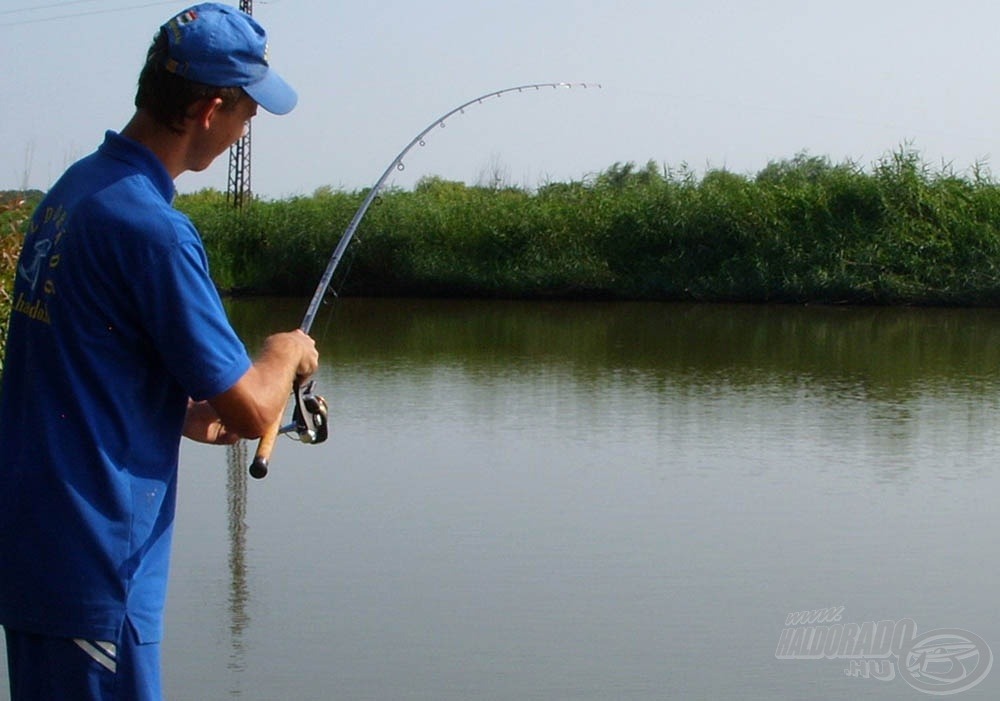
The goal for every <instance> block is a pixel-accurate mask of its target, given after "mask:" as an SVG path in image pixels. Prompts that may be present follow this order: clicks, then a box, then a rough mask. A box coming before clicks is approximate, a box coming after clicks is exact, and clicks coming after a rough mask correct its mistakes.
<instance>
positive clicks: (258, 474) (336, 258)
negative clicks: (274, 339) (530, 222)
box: [250, 83, 601, 479]
mask: <svg viewBox="0 0 1000 701" xmlns="http://www.w3.org/2000/svg"><path fill="white" fill-rule="evenodd" d="M574 87H576V88H600V87H601V85H600V84H599V83H530V84H528V85H518V86H515V87H511V88H504V89H503V90H496V91H493V92H488V93H486V94H484V95H480V96H479V97H476V98H473V99H472V100H469V101H468V102H463V103H462V104H461V105H459V106H458V107H455V108H454V109H452V110H450V111H448V112H446V113H445V114H443V115H441V116H440V117H438V118H437V119H435V120H434V121H433V122H431V123H430V124H428V125H427V127H425V128H424V129H423V131H421V132H420V133H419V134H417V135H416V136H415V137H413V139H412V140H411V141H410V143H408V144H407V145H406V147H405V148H404V149H403V150H402V151H400V152H399V153H398V154H397V155H396V157H395V158H394V159H392V162H390V163H389V165H388V166H387V167H386V169H385V171H384V172H383V173H382V175H381V177H379V179H378V180H377V181H376V182H375V185H374V186H372V188H371V190H369V191H368V195H367V196H366V197H365V199H364V201H363V202H362V203H361V206H360V207H358V211H356V212H355V213H354V216H353V217H352V218H351V221H350V223H349V224H348V225H347V228H346V229H345V230H344V233H343V234H342V235H341V237H340V240H339V241H338V242H337V247H336V248H334V250H333V255H331V256H330V261H329V262H328V263H327V264H326V270H325V271H324V272H323V276H322V277H321V278H320V280H319V284H318V285H316V291H315V292H314V293H313V296H312V300H311V301H310V302H309V306H308V307H307V308H306V313H305V316H304V317H303V318H302V324H301V325H300V326H299V328H300V329H301V330H302V331H304V332H305V333H309V331H310V329H312V325H313V321H315V319H316V314H317V313H318V312H319V308H320V307H321V306H322V304H323V300H324V299H325V298H326V295H327V292H328V291H329V289H330V284H331V282H332V280H333V274H334V271H335V270H336V269H337V265H338V264H339V263H340V259H341V258H343V256H344V252H345V251H346V250H347V247H348V245H349V244H350V243H351V239H352V238H354V232H355V231H357V228H358V226H359V225H360V224H361V220H362V219H363V218H364V216H365V213H366V212H367V211H368V207H369V206H371V204H372V202H374V201H375V198H376V197H377V196H378V194H379V192H380V191H381V190H382V187H383V186H384V185H385V182H386V180H388V179H389V176H390V175H392V173H393V172H394V171H401V170H403V169H404V168H405V166H404V164H403V159H404V158H405V157H406V155H407V154H408V153H409V152H410V150H411V149H412V148H413V147H414V146H417V145H420V146H424V145H426V141H425V137H426V136H427V135H428V134H429V133H430V132H431V131H433V130H434V129H436V128H440V127H444V126H445V122H446V121H447V120H448V119H450V118H451V117H453V116H454V115H456V114H464V113H465V110H466V108H468V107H472V106H473V105H478V104H482V103H483V102H485V101H486V100H488V99H490V98H495V97H496V98H498V97H501V96H502V95H506V94H507V93H513V92H518V93H520V92H526V91H531V90H535V91H538V90H541V89H542V88H553V89H556V90H558V89H560V88H574ZM314 386H315V382H314V381H312V380H310V381H309V382H307V383H305V384H304V385H302V384H301V383H299V382H298V381H296V382H295V385H294V387H293V388H292V401H293V410H292V422H291V423H290V424H288V425H286V426H282V425H281V424H282V420H281V419H280V418H279V419H278V421H277V422H276V423H275V424H274V426H272V427H271V429H270V430H268V431H267V432H266V433H265V434H264V435H263V436H261V437H260V440H259V442H258V443H257V452H256V454H255V455H254V459H253V462H252V463H251V464H250V476H251V477H254V478H256V479H262V478H263V477H265V476H266V475H267V471H268V468H269V463H270V459H271V452H272V451H273V449H274V443H275V441H276V440H277V437H278V435H279V434H291V433H292V432H295V433H296V434H298V440H300V441H301V442H303V443H310V444H315V443H322V442H323V441H325V440H326V438H327V435H328V426H327V411H328V410H327V405H326V401H325V400H324V399H323V398H322V397H320V396H319V395H317V394H315V393H314V392H313V388H314Z"/></svg>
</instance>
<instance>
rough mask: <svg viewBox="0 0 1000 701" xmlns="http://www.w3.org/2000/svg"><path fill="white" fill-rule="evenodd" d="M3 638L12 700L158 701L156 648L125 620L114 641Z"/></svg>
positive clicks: (13, 634)
mask: <svg viewBox="0 0 1000 701" xmlns="http://www.w3.org/2000/svg"><path fill="white" fill-rule="evenodd" d="M5 633H6V636H7V667H8V671H9V676H10V699H11V701H64V700H69V699H73V701H162V695H161V691H160V644H159V643H147V644H141V643H139V641H138V637H137V636H136V633H135V631H134V630H133V629H132V626H131V624H129V623H128V622H127V621H126V624H125V628H124V630H123V631H122V633H121V636H120V638H121V639H120V640H117V641H95V640H83V639H79V638H76V639H74V638H53V637H50V636H46V635H38V634H35V633H27V632H24V631H18V630H10V629H6V628H5Z"/></svg>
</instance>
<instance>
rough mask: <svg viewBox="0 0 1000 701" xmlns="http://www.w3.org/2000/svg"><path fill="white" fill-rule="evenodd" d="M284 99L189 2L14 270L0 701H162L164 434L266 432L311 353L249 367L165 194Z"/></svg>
mask: <svg viewBox="0 0 1000 701" xmlns="http://www.w3.org/2000/svg"><path fill="white" fill-rule="evenodd" d="M296 100H297V97H296V94H295V92H294V91H293V90H292V89H291V87H289V86H288V85H287V83H285V82H284V80H282V79H281V78H280V77H279V76H278V75H277V74H275V73H274V72H273V71H272V70H271V69H270V67H269V66H268V63H267V58H266V36H265V33H264V30H263V29H262V28H261V27H260V26H259V25H258V24H257V23H256V22H254V20H253V19H252V18H250V16H249V15H246V14H244V13H241V12H239V11H237V10H235V9H234V8H232V7H228V6H225V5H219V4H213V3H209V4H203V5H198V6H196V7H193V8H191V9H189V10H187V11H185V12H182V13H181V14H179V15H177V16H176V17H174V18H173V19H171V20H170V21H169V22H168V23H167V24H165V25H163V26H162V27H161V29H160V32H159V34H158V35H157V37H156V39H155V40H154V43H153V45H152V47H151V48H150V50H149V53H148V56H147V61H146V64H145V66H144V68H143V70H142V73H141V75H140V78H139V88H138V91H137V94H136V99H135V103H136V108H137V109H136V112H135V114H134V116H133V117H132V119H131V120H130V121H129V123H128V124H127V125H126V127H125V128H124V129H123V130H122V132H121V133H120V134H116V133H114V132H108V133H107V134H106V137H105V141H104V143H103V144H102V145H101V146H100V148H99V149H98V150H97V151H96V152H95V153H94V154H91V155H90V156H88V157H86V158H84V159H83V160H81V161H80V162H78V163H76V164H74V165H73V166H71V167H70V168H69V169H68V170H67V172H66V173H65V174H64V175H63V177H62V178H60V180H59V181H58V182H57V183H56V184H55V185H54V186H53V187H52V189H51V190H50V191H49V193H48V194H47V196H46V197H45V199H44V201H43V202H42V203H41V205H40V206H39V208H38V211H37V212H36V213H35V215H34V217H33V219H32V222H31V224H30V227H29V229H28V231H27V232H26V239H25V244H24V250H23V253H22V255H21V259H20V261H19V265H18V274H17V280H16V284H15V287H14V311H13V313H12V315H11V320H10V327H9V334H8V339H7V356H6V362H5V367H4V377H3V385H2V388H0V623H2V624H3V626H4V629H5V633H6V638H7V650H8V662H9V668H10V684H11V698H12V699H13V700H14V701H20V700H21V699H66V700H68V699H73V700H74V701H79V700H81V699H122V700H125V699H128V700H129V701H133V700H146V699H159V698H160V679H159V641H160V638H161V634H162V630H161V627H162V623H161V619H162V612H163V604H164V598H165V590H166V582H167V571H168V560H169V549H170V537H171V531H172V523H173V515H174V501H175V495H176V480H177V461H178V450H179V445H178V444H179V442H180V437H181V436H182V435H184V436H187V437H188V438H192V439H196V440H200V441H205V442H211V443H220V444H226V443H232V442H234V441H235V440H237V439H238V438H239V437H241V436H242V437H256V436H259V435H261V434H262V433H264V432H265V431H266V430H267V429H268V427H270V426H273V425H274V424H276V423H277V422H278V421H279V420H280V417H281V414H282V412H283V409H284V406H285V402H286V400H287V398H288V394H289V391H290V389H291V387H292V383H293V381H294V380H295V379H296V378H298V379H300V380H301V379H304V378H306V377H308V376H309V375H311V374H312V373H313V372H314V371H315V370H316V367H317V362H318V355H317V352H316V348H315V344H314V342H313V340H312V339H311V338H309V337H308V336H307V335H306V334H304V333H302V332H301V331H292V332H288V333H279V334H275V335H273V336H271V337H269V338H268V339H267V340H266V342H265V344H264V347H263V349H262V351H261V353H260V355H259V356H258V357H257V358H256V360H254V361H251V359H250V358H249V357H248V356H247V353H246V350H245V348H244V346H243V344H242V342H241V341H240V340H239V339H238V338H237V336H236V334H235V333H234V331H233V330H232V328H231V327H230V325H229V322H228V320H227V318H226V315H225V312H224V311H223V308H222V304H221V302H220V300H219V297H218V294H217V293H216V291H215V288H214V286H213V284H212V280H211V278H210V277H209V274H208V269H207V262H206V257H205V251H204V249H203V247H202V244H201V240H200V238H199V236H198V234H197V232H196V231H195V229H194V227H193V225H192V224H191V222H190V221H189V220H188V219H187V217H185V216H184V215H182V214H181V213H179V212H178V211H177V210H175V209H173V207H172V206H171V204H170V203H171V200H172V198H173V195H174V188H173V180H174V179H175V178H176V177H177V176H179V175H180V174H181V173H183V172H185V171H187V170H192V171H198V170H202V169H204V168H206V167H207V166H208V165H209V164H210V163H211V162H212V160H213V159H214V158H216V157H217V156H219V155H220V154H221V153H223V152H224V151H226V149H228V148H229V147H230V146H231V145H232V144H233V143H234V142H235V141H236V140H237V139H238V138H239V137H240V136H241V135H242V133H243V130H244V129H245V126H246V124H247V123H248V122H249V120H250V119H251V118H252V117H253V116H254V114H255V113H256V110H257V106H258V105H260V106H261V107H263V108H264V109H265V110H267V111H269V112H272V113H275V114H284V113H286V112H289V111H290V110H291V109H292V108H293V107H294V106H295V103H296Z"/></svg>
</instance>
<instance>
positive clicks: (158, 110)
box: [135, 30, 243, 133]
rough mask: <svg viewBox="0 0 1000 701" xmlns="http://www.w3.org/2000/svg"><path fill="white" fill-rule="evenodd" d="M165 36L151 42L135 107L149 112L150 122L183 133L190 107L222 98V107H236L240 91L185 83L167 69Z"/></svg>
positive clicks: (240, 95) (141, 74) (162, 33)
mask: <svg viewBox="0 0 1000 701" xmlns="http://www.w3.org/2000/svg"><path fill="white" fill-rule="evenodd" d="M167 59H168V54H167V33H166V32H165V31H164V30H160V32H159V33H158V34H157V35H156V37H155V38H154V39H153V43H152V44H151V45H150V47H149V51H148V52H147V53H146V65H144V66H143V68H142V72H141V73H140V74H139V89H138V90H137V91H136V93H135V106H136V107H138V108H139V109H143V110H145V111H146V112H148V113H149V114H150V115H151V116H152V117H153V119H155V120H156V121H157V122H159V123H160V124H162V125H164V126H165V127H168V128H169V129H171V130H173V131H175V132H178V133H182V132H183V124H184V120H185V118H187V117H189V116H190V112H189V111H190V109H191V105H193V104H194V103H196V102H198V101H199V100H203V99H211V98H214V97H219V98H222V108H223V109H226V110H229V109H233V108H234V107H235V106H236V103H237V102H238V101H239V99H240V97H242V95H243V88H238V87H235V88H220V87H216V86H212V85H204V84H202V83H196V82H194V81H191V80H188V79H186V78H184V77H183V76H180V75H177V74H176V73H173V72H171V71H170V70H168V69H167Z"/></svg>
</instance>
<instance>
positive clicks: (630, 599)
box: [164, 300, 1000, 701]
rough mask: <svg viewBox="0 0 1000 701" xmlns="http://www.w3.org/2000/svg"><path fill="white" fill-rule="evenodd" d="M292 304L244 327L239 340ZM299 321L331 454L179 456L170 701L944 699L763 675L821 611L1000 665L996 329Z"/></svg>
mask: <svg viewBox="0 0 1000 701" xmlns="http://www.w3.org/2000/svg"><path fill="white" fill-rule="evenodd" d="M303 308H304V303H300V302H284V301H274V300H268V301H259V300H258V301H250V302H239V303H234V305H233V306H232V310H231V311H232V314H233V318H234V321H235V323H236V324H237V325H238V327H239V328H240V329H241V330H242V332H243V333H244V335H245V336H246V338H247V339H248V342H249V344H250V345H252V346H254V345H256V344H257V343H259V341H260V339H261V338H262V336H263V335H265V334H266V333H269V332H271V331H275V330H279V329H283V328H287V327H294V326H296V325H297V324H298V322H299V318H300V316H301V314H302V311H303ZM314 333H315V335H316V336H317V337H319V338H320V340H321V349H322V358H323V361H324V363H325V364H324V367H323V369H322V372H321V374H320V377H319V382H320V384H321V386H322V393H323V394H324V395H325V396H326V398H327V400H328V402H329V404H330V408H331V418H332V421H333V427H332V431H331V437H330V440H329V441H328V442H327V443H325V444H323V445H320V446H302V445H299V444H296V443H294V442H292V441H285V440H282V441H280V442H279V444H278V447H277V449H276V451H275V455H274V458H273V466H272V470H271V474H270V475H269V476H268V477H267V479H265V480H263V481H254V480H248V479H247V478H246V477H245V462H246V456H245V455H244V454H241V452H240V451H239V450H236V451H234V450H229V451H227V450H224V449H218V448H210V447H203V446H197V445H194V444H186V445H185V446H184V450H183V454H182V468H181V478H182V481H181V490H180V491H181V494H180V505H179V511H178V523H177V532H176V537H175V546H174V553H175V555H174V563H173V571H172V582H171V589H170V598H169V605H168V615H167V621H168V625H167V639H166V641H165V643H164V667H165V677H166V679H165V686H166V689H167V691H168V694H169V697H170V698H171V699H227V698H229V699H234V698H236V699H245V700H247V701H249V700H254V701H256V700H265V699H267V700H270V699H297V700H310V699H316V700H321V699H359V700H361V699H372V700H378V701H392V700H396V699H399V700H411V699H427V700H431V699H433V700H435V701H449V700H455V701H457V700H460V699H504V700H511V701H513V700H522V699H539V700H542V699H574V700H593V701H607V700H610V699H666V698H670V699H674V698H676V699H919V698H930V696H929V695H928V694H927V693H922V692H921V691H918V690H915V689H914V688H913V687H912V686H911V685H910V684H909V683H908V682H907V679H911V680H912V679H914V678H915V677H914V676H912V675H910V676H909V677H907V679H904V675H903V674H902V673H901V672H900V671H898V669H897V668H896V667H891V666H890V667H889V669H894V670H896V673H895V676H894V678H893V679H891V680H884V679H877V678H875V677H874V676H872V675H870V674H869V675H868V676H867V677H866V676H865V674H864V673H863V671H864V670H869V671H870V670H871V669H872V668H870V667H864V665H863V664H862V663H860V662H858V661H854V662H853V663H852V661H851V660H848V659H844V658H843V657H838V656H837V654H836V653H834V654H833V655H832V657H833V659H826V658H823V659H776V650H777V649H778V647H779V639H781V636H782V635H783V629H785V628H786V617H787V616H788V615H789V614H790V613H792V612H797V611H803V610H812V609H819V608H825V607H838V609H839V607H843V609H842V611H841V612H840V613H841V623H843V624H851V623H853V624H863V623H865V622H873V623H874V622H878V621H890V622H899V621H901V620H902V619H907V618H908V619H911V620H912V621H914V622H915V625H916V627H917V629H918V633H921V634H923V633H925V632H927V631H931V630H932V629H960V630H962V631H966V632H969V633H972V634H975V635H976V636H979V637H980V638H981V639H982V641H984V642H985V643H986V645H988V646H990V647H991V648H992V649H991V650H983V649H977V654H978V657H976V656H974V657H972V658H969V657H966V658H965V659H964V660H962V661H960V664H963V665H965V666H964V667H962V668H959V667H956V666H955V663H954V659H951V658H947V659H946V660H945V662H944V664H945V665H946V666H948V667H949V668H950V670H951V672H952V673H956V674H967V675H971V674H974V673H975V668H976V665H977V664H979V665H980V666H979V671H980V672H981V671H982V669H983V666H982V665H983V664H984V663H985V660H986V659H987V658H989V656H990V654H989V653H990V652H992V651H996V652H997V653H1000V616H998V614H997V605H996V601H997V595H996V590H997V582H998V581H1000V564H998V559H997V558H996V557H995V556H994V545H993V543H994V534H995V533H997V532H1000V507H998V502H1000V499H998V498H1000V478H998V471H997V463H998V459H1000V441H998V438H997V436H998V431H997V428H998V420H1000V311H993V310H976V311H971V310H915V309H854V308H828V307H825V308H822V307H816V308H810V307H806V308H802V307H753V306H685V305H658V304H589V303H588V304H564V303H552V304H549V303H510V302H468V301H462V302H458V301H455V302H442V301H396V300H380V301H373V300H342V301H339V302H338V303H337V304H336V305H335V306H334V307H333V309H332V312H331V313H330V315H329V316H327V317H324V318H322V319H321V320H320V321H319V322H317V325H316V327H315V328H314ZM789 627H792V626H789ZM827 627H829V626H827ZM830 635H832V633H830ZM787 651H788V650H787V648H786V652H787ZM792 652H793V654H792V655H790V656H791V657H796V654H794V653H795V651H794V650H793V651H792ZM949 660H950V662H949ZM897 662H898V660H897V658H895V657H892V656H890V657H889V658H888V659H883V660H882V663H887V664H889V663H891V665H896V663H897ZM881 669H882V670H883V671H884V670H885V669H886V667H885V666H884V667H882V668H881ZM941 669H942V668H941V667H940V666H939V671H940V670H941ZM962 670H965V671H962ZM946 671H947V670H946ZM998 692H1000V669H997V670H992V671H991V672H990V673H989V674H987V675H986V676H985V678H983V679H982V681H981V682H980V683H979V684H978V685H976V686H974V687H973V688H971V689H968V690H966V691H963V692H962V693H960V694H959V695H958V697H957V698H960V699H986V698H989V699H993V698H996V697H997V695H998Z"/></svg>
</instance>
